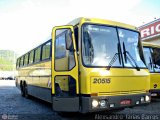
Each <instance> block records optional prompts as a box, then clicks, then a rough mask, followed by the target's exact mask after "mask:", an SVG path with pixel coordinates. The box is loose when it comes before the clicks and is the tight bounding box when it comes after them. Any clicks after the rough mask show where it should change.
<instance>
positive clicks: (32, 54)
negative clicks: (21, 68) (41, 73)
mask: <svg viewBox="0 0 160 120" xmlns="http://www.w3.org/2000/svg"><path fill="white" fill-rule="evenodd" d="M33 57H34V50H32V51H31V52H30V53H29V64H32V63H33Z"/></svg>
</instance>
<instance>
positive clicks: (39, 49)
mask: <svg viewBox="0 0 160 120" xmlns="http://www.w3.org/2000/svg"><path fill="white" fill-rule="evenodd" d="M40 58H41V46H40V47H38V48H37V49H36V50H35V63H36V62H39V61H40Z"/></svg>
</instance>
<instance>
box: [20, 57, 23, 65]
mask: <svg viewBox="0 0 160 120" xmlns="http://www.w3.org/2000/svg"><path fill="white" fill-rule="evenodd" d="M23 58H24V57H21V60H20V67H22V66H23Z"/></svg>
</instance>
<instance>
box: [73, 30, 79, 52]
mask: <svg viewBox="0 0 160 120" xmlns="http://www.w3.org/2000/svg"><path fill="white" fill-rule="evenodd" d="M74 37H75V42H76V51H79V48H78V27H76V28H74Z"/></svg>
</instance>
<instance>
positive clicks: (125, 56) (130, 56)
mask: <svg viewBox="0 0 160 120" xmlns="http://www.w3.org/2000/svg"><path fill="white" fill-rule="evenodd" d="M123 51H124V52H123V54H124V59H125V62H126V63H127V59H128V61H129V62H130V64H131V65H132V66H133V67H135V68H136V69H137V71H140V68H139V66H138V65H137V63H136V61H135V59H134V58H133V57H132V55H131V54H130V53H129V52H128V51H127V50H126V48H125V44H124V42H123ZM128 56H129V57H128ZM132 62H133V63H134V65H133V64H132Z"/></svg>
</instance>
